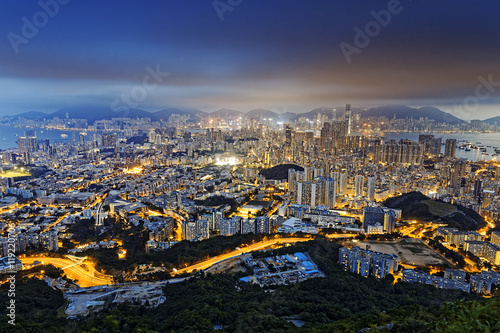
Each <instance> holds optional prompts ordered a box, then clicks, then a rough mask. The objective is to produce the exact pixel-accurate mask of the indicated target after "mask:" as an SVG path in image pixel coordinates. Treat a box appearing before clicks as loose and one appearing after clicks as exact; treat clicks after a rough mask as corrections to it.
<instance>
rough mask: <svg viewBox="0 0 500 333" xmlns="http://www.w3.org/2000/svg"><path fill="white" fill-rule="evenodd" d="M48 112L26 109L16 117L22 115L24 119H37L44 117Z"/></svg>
mask: <svg viewBox="0 0 500 333" xmlns="http://www.w3.org/2000/svg"><path fill="white" fill-rule="evenodd" d="M48 115H49V114H48V113H45V112H40V111H28V112H23V113H20V114H18V115H16V117H22V118H26V119H38V118H46V117H47V116H48Z"/></svg>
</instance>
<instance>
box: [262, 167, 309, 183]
mask: <svg viewBox="0 0 500 333" xmlns="http://www.w3.org/2000/svg"><path fill="white" fill-rule="evenodd" d="M288 169H295V170H297V171H304V168H303V167H301V166H298V165H295V164H280V165H276V166H274V167H272V168H269V169H262V170H260V172H259V175H261V176H264V177H265V178H266V179H273V180H282V179H288Z"/></svg>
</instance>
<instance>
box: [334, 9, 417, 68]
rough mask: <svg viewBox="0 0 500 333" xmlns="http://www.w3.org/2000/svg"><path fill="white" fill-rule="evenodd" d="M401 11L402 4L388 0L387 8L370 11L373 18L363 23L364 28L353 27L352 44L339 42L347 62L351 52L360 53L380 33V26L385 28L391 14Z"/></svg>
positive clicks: (349, 61)
mask: <svg viewBox="0 0 500 333" xmlns="http://www.w3.org/2000/svg"><path fill="white" fill-rule="evenodd" d="M409 1H411V0H409ZM402 11H403V6H402V5H401V2H400V1H399V0H389V2H388V3H387V9H381V10H379V11H378V12H376V11H374V10H372V11H370V14H371V16H372V17H373V20H371V21H368V22H367V23H366V24H365V27H364V30H361V28H360V27H358V26H355V27H354V32H355V35H354V39H353V44H354V45H352V44H349V43H346V42H341V43H340V44H339V46H340V50H341V51H342V54H343V55H344V58H345V60H346V61H347V63H348V64H350V63H351V61H352V55H353V54H360V53H361V50H363V49H364V48H366V47H367V46H368V45H370V42H371V41H372V39H373V38H375V37H377V36H378V35H379V34H380V32H381V31H382V28H386V27H387V26H388V25H389V23H391V20H392V16H393V15H397V14H400V13H401V12H402Z"/></svg>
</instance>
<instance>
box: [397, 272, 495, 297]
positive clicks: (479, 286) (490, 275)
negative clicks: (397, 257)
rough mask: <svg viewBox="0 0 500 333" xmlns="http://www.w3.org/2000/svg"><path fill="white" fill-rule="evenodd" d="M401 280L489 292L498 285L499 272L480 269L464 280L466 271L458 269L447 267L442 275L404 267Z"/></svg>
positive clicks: (479, 292) (481, 292)
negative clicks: (467, 280)
mask: <svg viewBox="0 0 500 333" xmlns="http://www.w3.org/2000/svg"><path fill="white" fill-rule="evenodd" d="M403 281H404V282H408V283H422V284H429V285H433V286H434V287H436V288H441V289H458V290H462V291H465V292H467V293H469V292H475V293H478V294H490V293H491V290H492V286H493V285H500V273H498V272H493V271H481V273H480V274H471V275H470V278H469V282H466V273H465V272H464V271H461V270H458V269H449V268H447V269H446V270H445V272H444V276H443V277H441V276H435V275H430V274H427V273H425V272H422V271H415V270H413V269H405V270H403Z"/></svg>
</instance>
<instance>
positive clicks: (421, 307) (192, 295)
mask: <svg viewBox="0 0 500 333" xmlns="http://www.w3.org/2000/svg"><path fill="white" fill-rule="evenodd" d="M339 247H340V245H339V244H337V243H335V242H332V241H328V240H324V239H318V240H314V241H310V242H307V243H300V244H297V245H295V246H292V247H285V248H281V249H278V250H273V253H269V255H271V254H284V253H294V252H297V251H303V252H305V251H307V252H308V253H309V255H310V256H311V258H312V260H313V261H314V262H315V263H316V264H317V265H318V267H319V268H320V269H321V271H323V272H324V273H325V274H326V277H325V278H315V279H310V280H306V281H304V282H300V283H297V284H291V285H283V286H279V287H270V288H267V289H264V288H261V287H259V286H257V285H254V284H249V283H244V282H239V278H240V277H241V274H238V273H236V275H228V274H220V275H204V274H198V275H197V276H196V277H195V278H193V279H189V280H186V281H184V282H181V283H176V284H170V285H166V286H165V288H164V293H165V295H166V297H167V301H166V302H164V303H163V304H161V305H160V306H158V307H157V308H146V307H141V306H137V305H132V304H121V305H116V306H114V307H113V308H112V309H110V310H102V311H99V312H97V313H94V314H91V315H89V316H87V317H85V318H81V319H80V320H65V319H64V318H61V317H58V318H54V317H55V316H54V313H55V311H56V310H55V309H57V307H59V306H60V305H61V303H62V300H61V298H62V297H61V294H60V292H56V291H53V290H52V289H51V288H50V287H49V286H47V285H46V284H45V283H43V282H41V281H38V282H37V281H33V280H31V281H30V282H29V283H30V286H31V287H30V288H28V287H29V286H28V285H23V286H22V287H23V289H26V290H30V291H32V290H34V289H37V288H38V289H37V290H39V292H35V294H33V295H35V296H34V297H35V298H36V295H38V294H43V295H45V294H48V293H51V294H54V295H56V294H59V296H58V298H57V299H56V297H54V296H52V299H54V301H53V304H50V305H49V306H48V308H49V309H47V310H45V311H46V313H43V314H38V313H37V312H38V311H40V309H44V306H45V307H46V308H47V306H46V305H44V304H43V303H38V302H31V301H30V299H29V298H28V297H20V298H18V299H16V305H19V306H20V307H22V306H30V307H29V309H30V312H28V313H26V312H21V311H20V312H19V318H17V320H18V321H19V324H20V325H19V326H20V327H22V328H23V329H24V330H23V332H24V331H26V332H82V331H86V332H93V331H95V332H127V333H128V332H173V331H175V332H177V333H179V332H212V331H213V330H214V326H217V327H219V328H221V329H222V330H223V332H266V333H271V332H361V331H366V330H364V329H365V328H370V327H380V326H383V325H388V324H390V325H391V330H390V331H391V332H428V331H436V332H444V331H445V330H446V329H447V328H448V329H451V330H450V332H452V331H453V332H460V331H462V329H463V327H465V326H466V327H468V328H469V329H470V332H481V330H479V328H480V327H484V326H488V325H489V327H493V326H494V325H498V320H499V318H498V315H497V314H498V308H499V301H498V298H491V299H488V300H481V298H480V297H479V296H476V295H473V294H467V293H464V292H461V291H458V290H446V289H438V288H435V287H433V286H429V285H423V284H407V283H396V284H394V283H393V280H392V276H389V277H388V278H386V279H382V280H378V279H375V278H372V277H369V278H363V277H361V276H359V275H356V274H352V273H350V272H346V271H344V269H343V268H342V267H341V265H340V264H338V263H337V260H338V249H339ZM4 291H5V290H4ZM5 294H6V293H5ZM33 295H32V296H33ZM4 299H5V300H6V299H7V297H4ZM2 300H3V299H2ZM457 301H458V302H457ZM446 302H452V303H446ZM292 318H293V319H296V320H297V321H299V322H302V323H303V324H304V325H303V326H302V327H301V328H299V327H296V326H295V325H294V324H293V323H292V322H290V319H292ZM4 319H6V318H5V317H4V318H2V322H1V323H0V330H1V331H2V332H3V331H6V332H8V331H9V330H8V329H9V328H8V326H7V325H8V324H7V320H4ZM444 319H448V320H453V322H452V323H447V324H446V325H444V324H443V320H444ZM377 331H378V332H385V330H377Z"/></svg>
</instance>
